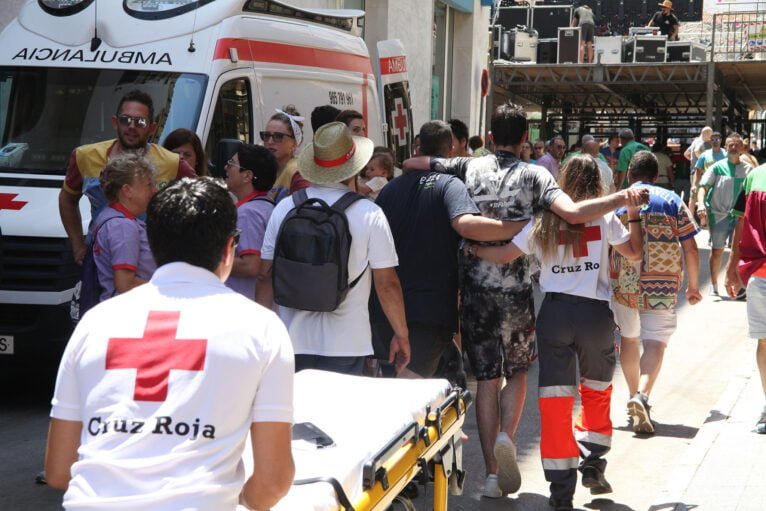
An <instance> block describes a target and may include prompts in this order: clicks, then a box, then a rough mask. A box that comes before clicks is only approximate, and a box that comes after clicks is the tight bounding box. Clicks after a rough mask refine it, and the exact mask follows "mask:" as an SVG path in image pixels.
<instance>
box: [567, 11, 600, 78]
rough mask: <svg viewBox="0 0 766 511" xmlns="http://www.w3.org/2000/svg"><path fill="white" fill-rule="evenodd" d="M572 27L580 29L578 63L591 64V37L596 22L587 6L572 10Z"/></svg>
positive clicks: (593, 34) (594, 32)
mask: <svg viewBox="0 0 766 511" xmlns="http://www.w3.org/2000/svg"><path fill="white" fill-rule="evenodd" d="M572 26H573V27H580V62H581V63H583V64H585V63H590V64H593V37H594V36H595V34H596V20H595V18H594V17H593V11H592V10H591V8H590V6H588V5H581V6H580V7H578V8H577V9H575V10H574V17H573V18H572Z"/></svg>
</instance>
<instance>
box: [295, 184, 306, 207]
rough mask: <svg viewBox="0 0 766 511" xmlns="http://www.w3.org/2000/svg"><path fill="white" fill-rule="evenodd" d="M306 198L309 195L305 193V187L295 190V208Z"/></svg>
mask: <svg viewBox="0 0 766 511" xmlns="http://www.w3.org/2000/svg"><path fill="white" fill-rule="evenodd" d="M308 198H309V196H308V195H307V194H306V189H305V188H301V189H300V190H298V191H297V192H295V193H294V194H293V204H294V205H295V207H296V208H297V207H298V206H300V205H301V204H303V203H304V202H306V201H307V200H308Z"/></svg>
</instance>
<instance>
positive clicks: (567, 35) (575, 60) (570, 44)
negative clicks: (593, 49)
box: [556, 27, 581, 64]
mask: <svg viewBox="0 0 766 511" xmlns="http://www.w3.org/2000/svg"><path fill="white" fill-rule="evenodd" d="M580 32H581V30H580V27H561V28H559V38H558V52H557V53H558V56H557V59H556V60H557V62H558V63H559V64H579V63H580V35H581V34H580Z"/></svg>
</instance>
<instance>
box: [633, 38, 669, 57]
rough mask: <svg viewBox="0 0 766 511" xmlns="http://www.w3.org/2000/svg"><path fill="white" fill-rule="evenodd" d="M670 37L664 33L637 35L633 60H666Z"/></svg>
mask: <svg viewBox="0 0 766 511" xmlns="http://www.w3.org/2000/svg"><path fill="white" fill-rule="evenodd" d="M667 42H668V38H667V37H665V36H664V35H661V36H657V35H638V36H636V44H635V50H634V53H633V62H642V63H649V62H651V63H655V62H665V53H666V46H667Z"/></svg>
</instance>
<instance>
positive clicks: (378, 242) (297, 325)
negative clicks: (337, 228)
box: [256, 122, 410, 375]
mask: <svg viewBox="0 0 766 511" xmlns="http://www.w3.org/2000/svg"><path fill="white" fill-rule="evenodd" d="M374 145H375V144H374V143H373V142H372V140H370V139H368V138H365V137H356V136H353V135H352V133H351V131H349V129H348V128H347V127H346V125H345V124H343V123H341V122H333V123H330V124H326V125H324V126H322V127H321V128H319V129H318V130H317V131H316V133H315V134H314V140H313V143H312V144H310V145H308V146H307V147H306V148H305V149H304V150H303V151H302V152H301V154H300V156H299V157H298V168H299V169H300V172H301V174H302V176H303V177H304V178H305V179H306V180H307V181H309V182H310V183H311V186H309V187H308V188H307V189H306V195H307V196H308V198H318V199H322V200H323V201H325V202H326V203H327V204H333V203H335V202H336V201H337V200H338V199H340V198H341V197H342V196H343V195H344V194H346V193H347V192H349V191H351V190H352V188H351V186H353V183H354V180H355V179H356V176H357V174H359V172H360V171H361V170H362V169H363V168H364V167H365V166H366V165H367V162H368V161H369V160H370V157H371V156H372V153H373V148H374ZM294 207H295V205H294V201H293V200H285V201H282V202H280V203H278V204H277V207H276V208H275V209H274V212H273V213H272V215H271V218H270V219H269V223H268V225H267V227H266V234H265V236H264V240H263V247H262V248H261V262H262V264H261V270H260V272H259V283H258V286H257V288H256V301H258V303H260V304H261V305H264V306H266V307H271V306H272V304H273V293H272V291H273V289H272V287H271V285H270V283H271V270H272V265H273V261H274V252H275V246H276V241H277V236H278V234H279V230H280V227H281V225H282V222H283V221H284V219H285V217H286V216H287V214H288V213H289V212H290V211H291V210H292V209H293V208H294ZM345 213H346V217H347V219H348V226H349V232H350V233H351V240H352V241H351V250H350V253H349V258H348V275H349V282H352V281H354V279H359V280H358V281H357V282H356V284H355V285H354V286H353V287H351V288H350V289H349V291H348V294H347V295H346V297H345V298H344V299H343V301H342V302H341V303H340V305H339V306H338V307H337V308H336V309H335V310H333V311H331V312H312V311H305V310H298V309H292V308H289V307H283V306H279V307H278V313H279V317H280V318H281V319H282V321H283V322H284V323H285V325H286V326H287V329H288V332H289V333H290V338H291V339H292V341H293V348H294V350H295V361H296V371H299V370H301V369H323V370H328V371H335V372H342V373H347V374H357V375H361V374H362V371H363V369H364V365H365V357H367V356H368V355H372V354H373V349H372V333H371V330H370V321H369V315H368V309H367V303H368V300H369V297H370V289H371V284H372V282H374V283H375V292H376V294H377V296H378V299H379V300H380V302H381V304H382V306H383V310H384V311H385V314H386V317H387V318H388V321H389V323H390V324H391V326H392V328H393V331H394V335H393V338H392V339H391V344H390V353H389V361H392V362H394V364H395V367H396V370H397V372H399V371H401V370H402V369H404V368H405V367H406V366H407V364H408V363H409V359H410V343H409V332H408V330H407V322H406V320H405V314H404V299H403V298H402V288H401V284H400V283H399V277H398V276H397V274H396V266H397V265H398V264H399V260H398V257H397V254H396V247H395V245H394V241H393V237H392V235H391V229H390V228H389V225H388V220H386V215H385V214H384V213H383V211H382V210H381V209H380V207H378V206H377V205H376V204H375V203H374V202H372V201H369V200H357V201H356V202H354V203H353V204H351V205H350V206H349V207H348V208H347V209H346V210H345ZM368 267H369V268H370V269H371V270H370V271H368ZM262 284H264V285H262Z"/></svg>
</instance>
